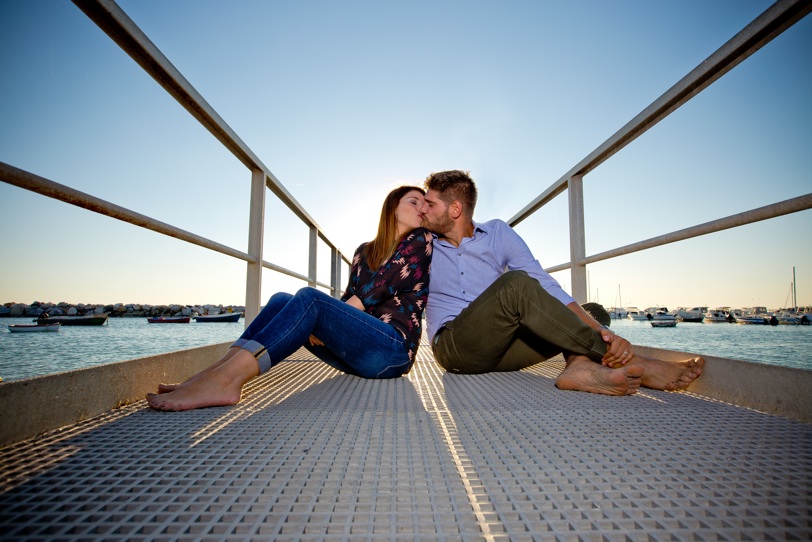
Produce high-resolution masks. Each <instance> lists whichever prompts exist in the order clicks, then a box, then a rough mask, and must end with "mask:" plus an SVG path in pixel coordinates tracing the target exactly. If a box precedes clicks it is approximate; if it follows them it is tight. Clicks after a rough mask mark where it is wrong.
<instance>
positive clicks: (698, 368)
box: [628, 354, 705, 391]
mask: <svg viewBox="0 0 812 542" xmlns="http://www.w3.org/2000/svg"><path fill="white" fill-rule="evenodd" d="M632 365H638V366H640V367H643V369H644V371H645V372H644V373H643V380H642V385H643V386H644V387H646V388H651V389H654V390H665V391H681V390H685V389H687V388H688V386H690V385H691V383H692V382H693V381H694V380H696V379H697V378H699V375H701V374H702V368H703V367H704V366H705V358H701V357H696V358H690V359H686V360H682V361H665V360H662V359H655V358H647V357H644V356H640V355H637V354H636V355H635V356H634V359H633V360H632V361H631V363H630V364H629V365H628V366H632Z"/></svg>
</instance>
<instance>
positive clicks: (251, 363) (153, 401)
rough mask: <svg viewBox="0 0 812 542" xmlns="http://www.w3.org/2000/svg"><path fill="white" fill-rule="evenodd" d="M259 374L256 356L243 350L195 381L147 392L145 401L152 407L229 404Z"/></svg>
mask: <svg viewBox="0 0 812 542" xmlns="http://www.w3.org/2000/svg"><path fill="white" fill-rule="evenodd" d="M258 374H259V365H258V364H257V360H256V358H254V356H252V355H251V353H250V352H247V351H245V350H243V351H241V352H239V353H237V354H236V355H234V356H232V357H231V358H230V359H229V360H228V361H227V362H225V363H222V364H221V365H220V366H219V367H217V368H215V369H213V370H211V371H208V372H207V373H206V374H204V375H202V376H201V377H200V378H197V379H195V380H194V381H187V382H185V383H184V384H183V385H182V386H180V387H178V388H176V389H175V390H173V391H168V392H166V393H160V394H158V393H149V394H147V403H148V404H149V406H150V407H152V408H154V409H155V410H170V411H179V410H192V409H195V408H204V407H211V406H230V405H236V404H237V403H239V402H240V396H241V395H242V387H243V386H244V385H245V383H246V382H248V381H249V380H251V379H252V378H254V377H255V376H257V375H258Z"/></svg>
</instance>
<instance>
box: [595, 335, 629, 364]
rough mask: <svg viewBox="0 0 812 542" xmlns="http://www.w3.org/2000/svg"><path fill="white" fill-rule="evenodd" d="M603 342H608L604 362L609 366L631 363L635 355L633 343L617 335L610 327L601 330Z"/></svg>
mask: <svg viewBox="0 0 812 542" xmlns="http://www.w3.org/2000/svg"><path fill="white" fill-rule="evenodd" d="M600 333H601V337H602V338H603V342H605V343H606V344H607V348H606V353H605V354H604V355H603V364H604V365H606V366H607V367H622V366H623V365H626V364H627V363H629V362H630V361H631V360H632V358H633V357H634V348H633V347H632V343H630V342H629V341H627V340H626V339H624V338H623V337H621V336H619V335H615V334H614V333H612V332H611V331H609V330H608V329H602V330H601V332H600Z"/></svg>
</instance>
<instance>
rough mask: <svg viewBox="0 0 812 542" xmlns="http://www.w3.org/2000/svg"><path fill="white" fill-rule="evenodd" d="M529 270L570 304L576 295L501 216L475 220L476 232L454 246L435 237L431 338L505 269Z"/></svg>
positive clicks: (428, 311)
mask: <svg viewBox="0 0 812 542" xmlns="http://www.w3.org/2000/svg"><path fill="white" fill-rule="evenodd" d="M514 270H519V271H525V272H527V274H529V275H530V276H531V277H533V278H535V279H536V280H538V281H539V283H540V284H541V286H542V287H543V288H544V289H545V290H547V292H549V293H550V295H552V296H553V297H555V298H556V299H558V300H559V301H561V302H562V303H564V304H565V305H569V304H570V303H573V302H574V301H575V300H574V299H573V298H572V297H570V295H569V294H567V292H565V291H564V289H563V288H561V285H560V284H558V282H557V281H556V280H555V279H554V278H553V277H551V276H550V275H549V274H548V273H547V272H546V271H544V269H542V267H541V264H540V263H539V262H538V260H536V259H535V258H534V257H533V254H532V253H531V252H530V249H529V248H528V246H527V243H525V242H524V239H522V238H521V237H519V234H518V233H516V232H515V231H513V228H511V227H510V226H508V225H507V223H506V222H504V221H502V220H498V219H497V220H490V221H488V222H483V223H478V222H474V236H473V237H465V238H463V240H462V242H461V243H460V246H458V247H455V246H454V245H453V244H451V243H450V242H448V241H447V240H444V239H441V238H436V237H435V240H434V254H433V256H432V260H431V281H430V285H429V301H428V305H427V306H426V322H427V324H428V325H427V332H428V335H429V340H430V341H431V340H433V339H434V334H435V333H437V330H438V329H440V326H441V325H443V324H444V323H446V322H448V321H449V320H453V319H454V318H455V317H456V316H457V315H458V314H459V313H460V312H462V310H463V309H464V308H465V307H467V306H468V305H469V304H470V303H471V302H472V301H473V300H474V299H476V298H477V297H478V296H479V294H481V293H482V292H484V291H485V289H486V288H487V287H488V286H490V285H491V284H493V281H495V280H496V279H498V278H499V277H500V276H501V275H502V274H503V273H504V272H506V271H514Z"/></svg>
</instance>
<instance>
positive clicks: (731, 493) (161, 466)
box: [0, 346, 812, 542]
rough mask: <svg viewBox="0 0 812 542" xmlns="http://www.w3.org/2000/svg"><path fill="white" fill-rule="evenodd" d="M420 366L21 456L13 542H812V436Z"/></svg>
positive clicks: (547, 371)
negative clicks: (402, 372) (391, 375)
mask: <svg viewBox="0 0 812 542" xmlns="http://www.w3.org/2000/svg"><path fill="white" fill-rule="evenodd" d="M419 355H420V359H419V360H418V362H417V363H416V365H415V367H414V369H413V370H412V372H411V373H410V374H409V375H408V377H406V378H400V379H394V380H382V381H373V380H364V379H361V378H356V377H351V376H347V375H343V374H340V373H338V372H337V371H335V370H333V369H331V368H329V367H327V366H325V365H323V364H321V363H319V362H314V361H313V360H312V359H310V358H309V356H310V354H309V353H308V352H306V351H304V350H302V351H300V352H298V353H297V354H296V355H295V356H293V358H292V359H291V360H289V361H288V362H286V363H283V364H281V365H279V366H277V367H275V368H274V369H272V370H271V371H270V372H269V373H267V374H265V375H263V376H262V377H260V378H258V379H256V380H254V381H253V382H252V383H251V384H249V386H248V387H247V388H246V392H245V394H244V398H243V402H242V403H241V404H240V405H238V406H236V407H228V408H210V409H203V410H198V411H191V412H183V413H160V412H154V411H151V410H149V409H148V408H146V405H145V403H144V402H143V401H141V402H139V403H136V404H133V405H129V406H127V407H124V408H121V409H119V410H116V411H113V412H110V413H107V414H105V415H103V416H100V417H97V418H94V419H92V420H89V421H86V422H83V423H79V424H76V425H74V426H70V427H66V428H63V429H61V430H59V431H54V432H51V433H48V434H45V435H43V436H41V437H38V438H36V439H33V440H30V441H26V442H23V443H20V444H16V445H13V446H9V447H6V448H4V449H2V450H0V475H1V476H0V532H2V539H3V540H6V541H12V540H47V541H49V542H51V541H56V540H150V541H152V540H179V539H181V540H201V541H206V540H270V539H274V540H364V539H367V540H416V539H425V540H449V541H451V540H561V541H570V540H571V541H581V540H584V541H587V540H589V541H592V540H601V541H621V540H651V541H660V540H662V541H666V540H668V541H670V540H703V541H704V540H809V539H812V490H810V482H812V426H810V425H807V424H803V423H799V422H795V421H791V420H785V419H782V418H778V417H774V416H769V415H766V414H761V413H758V412H754V411H751V410H747V409H744V408H741V407H737V406H733V405H728V404H724V403H720V402H716V401H710V400H708V399H705V398H702V397H698V396H695V395H692V394H690V393H665V392H654V391H650V390H646V391H644V392H641V393H639V394H637V395H635V396H631V397H620V398H618V397H604V396H598V395H592V394H586V393H577V392H562V391H560V390H557V389H556V388H555V387H554V385H553V382H554V378H555V376H556V375H557V374H558V372H559V371H560V370H561V368H562V362H561V361H557V362H556V361H553V362H549V363H546V364H543V365H540V366H536V367H533V368H531V369H528V370H525V371H522V372H520V373H508V374H505V373H503V374H490V375H476V376H460V375H453V374H448V373H445V372H443V371H442V370H441V369H440V368H439V367H438V366H437V365H436V364H435V363H434V361H433V359H431V358H430V350H429V348H428V347H426V346H424V347H423V348H422V349H421V352H420V354H419Z"/></svg>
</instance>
